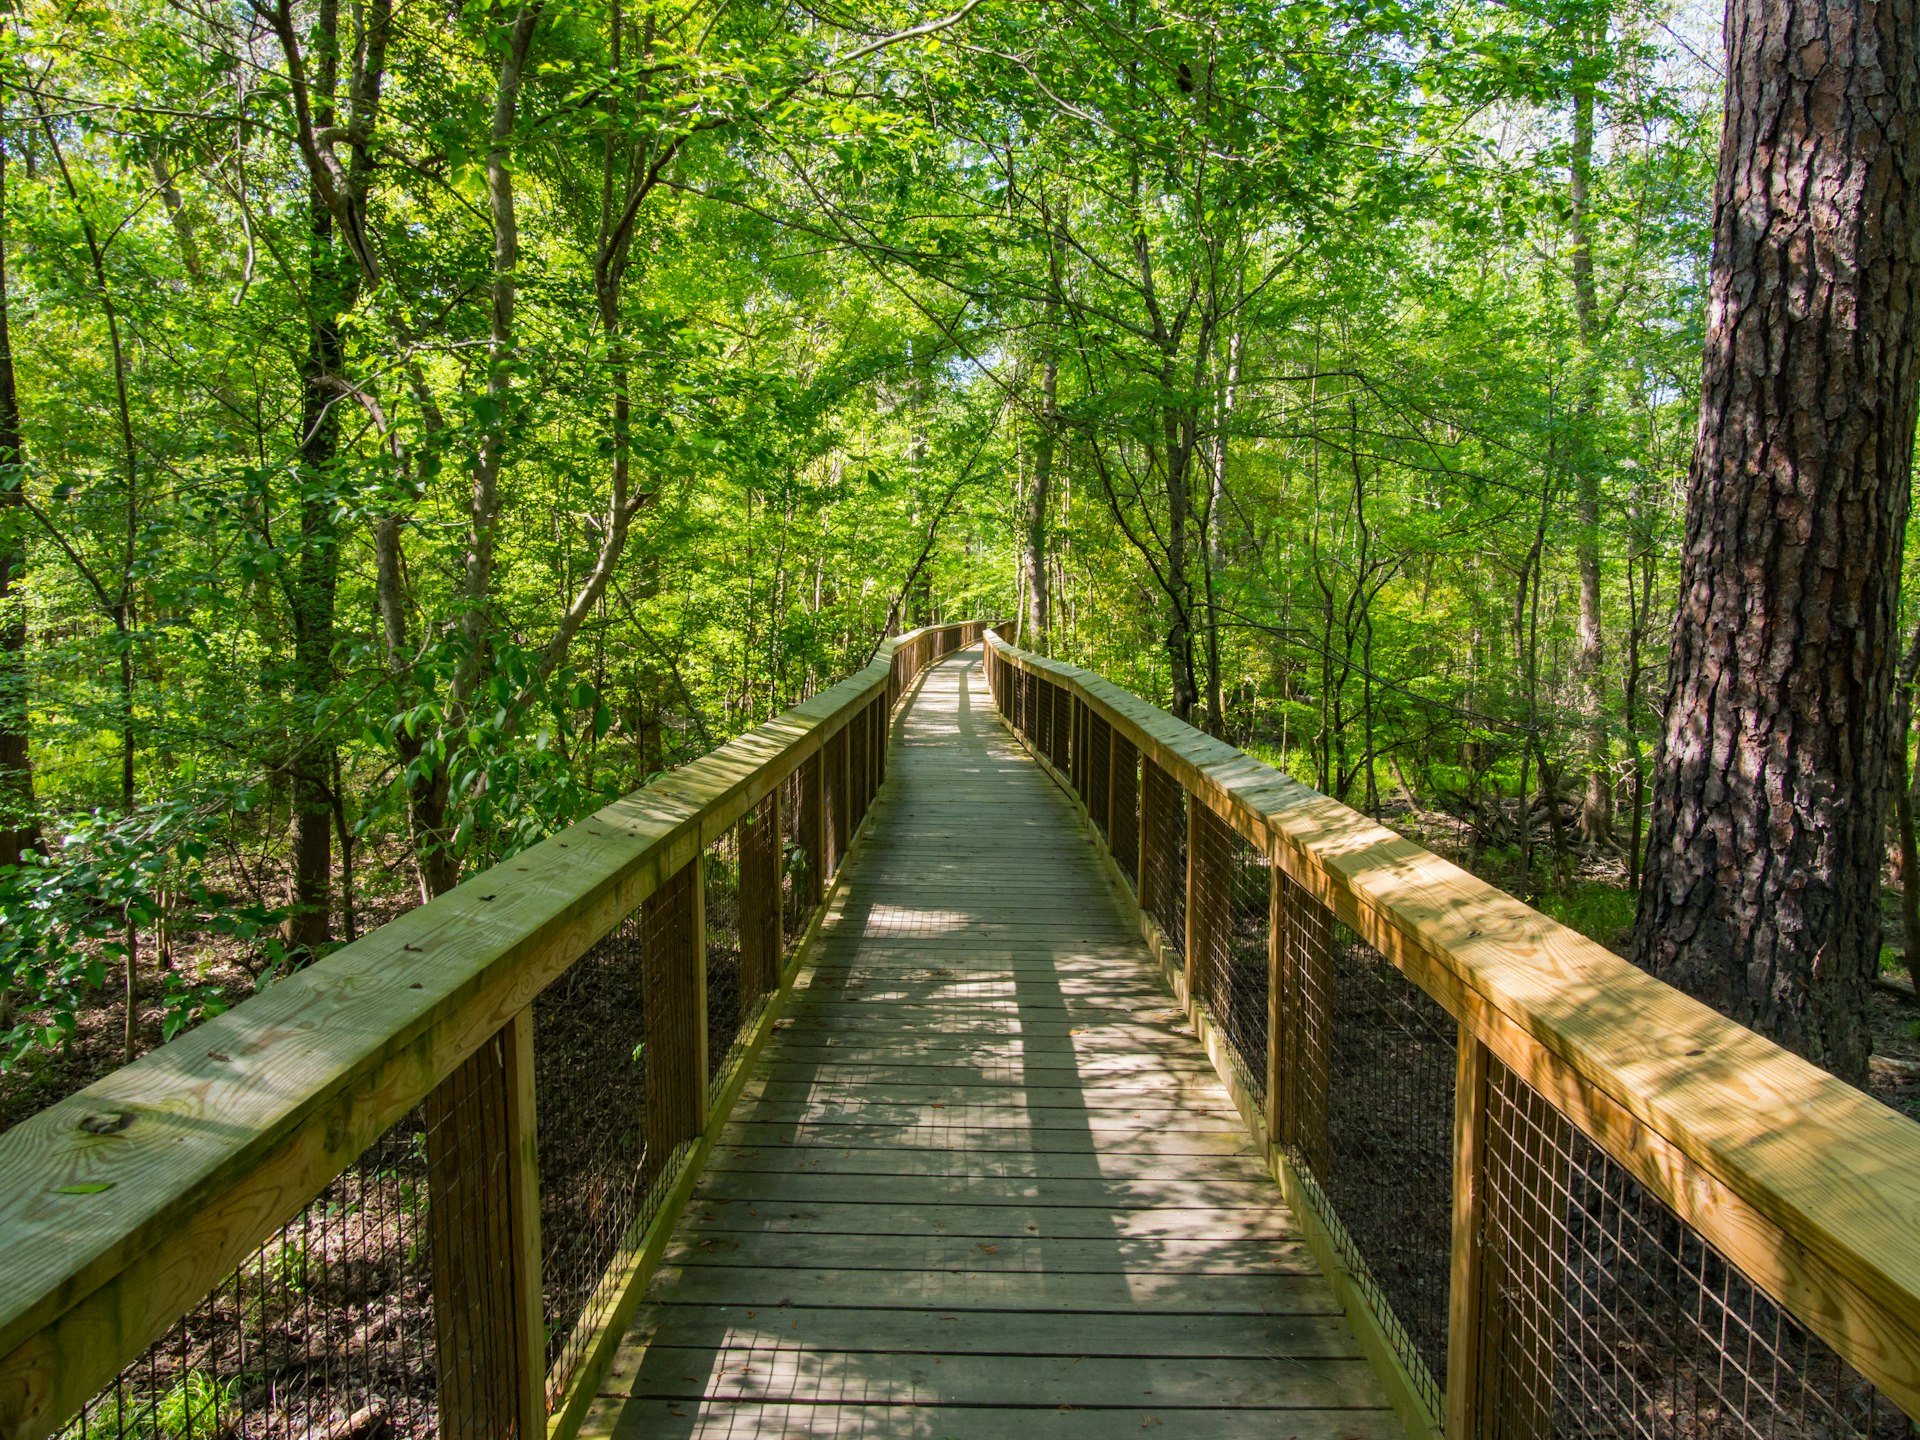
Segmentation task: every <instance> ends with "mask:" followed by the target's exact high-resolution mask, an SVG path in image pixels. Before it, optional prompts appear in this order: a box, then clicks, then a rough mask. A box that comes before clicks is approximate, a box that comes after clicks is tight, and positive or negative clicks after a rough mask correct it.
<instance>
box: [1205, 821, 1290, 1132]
mask: <svg viewBox="0 0 1920 1440" xmlns="http://www.w3.org/2000/svg"><path fill="white" fill-rule="evenodd" d="M1190 803H1191V802H1190ZM1194 816H1195V825H1194V829H1195V831H1196V832H1197V834H1198V837H1199V843H1200V851H1199V852H1198V853H1197V855H1196V860H1197V863H1196V864H1195V865H1194V867H1193V868H1194V877H1195V881H1196V884H1195V893H1194V894H1193V895H1192V896H1191V897H1190V900H1189V903H1190V904H1191V905H1192V906H1193V907H1194V913H1195V915H1196V917H1198V916H1200V915H1202V914H1204V916H1205V922H1204V924H1198V925H1196V926H1195V930H1196V934H1197V937H1198V938H1199V939H1200V940H1201V945H1202V953H1201V954H1200V955H1199V956H1198V957H1197V959H1198V963H1197V965H1196V971H1197V974H1196V979H1197V981H1198V987H1197V988H1198V989H1199V992H1200V994H1201V995H1202V996H1203V997H1204V999H1205V1003H1206V1006H1207V1009H1208V1010H1209V1011H1210V1012H1211V1013H1212V1015H1213V1019H1214V1023H1215V1024H1217V1025H1218V1026H1219V1027H1220V1031H1221V1034H1222V1035H1223V1036H1224V1037H1225V1038H1226V1041H1227V1049H1228V1051H1229V1053H1230V1054H1231V1056H1232V1059H1233V1065H1234V1069H1235V1070H1236V1071H1237V1072H1238V1073H1239V1077H1240V1082H1241V1084H1243V1085H1245V1086H1246V1087H1247V1090H1248V1092H1249V1093H1250V1094H1251V1095H1252V1096H1253V1097H1254V1098H1255V1100H1256V1101H1258V1102H1259V1103H1260V1104H1261V1105H1263V1106H1264V1105H1265V1103H1266V1096H1267V972H1268V965H1267V921H1268V913H1269V911H1270V909H1271V904H1270V901H1271V895H1270V891H1269V883H1270V877H1271V875H1272V870H1271V868H1270V865H1269V863H1268V860H1267V857H1266V856H1264V855H1262V854H1260V853H1259V852H1258V851H1256V850H1255V849H1254V848H1253V846H1251V845H1249V844H1248V843H1247V842H1246V840H1245V838H1244V837H1242V836H1241V835H1240V833H1239V832H1238V831H1237V830H1235V829H1234V828H1233V827H1232V826H1231V825H1229V824H1227V823H1226V821H1224V820H1222V819H1220V818H1219V817H1218V816H1217V815H1215V814H1214V813H1213V812H1212V811H1211V810H1208V809H1206V808H1205V807H1204V806H1196V807H1195V809H1194Z"/></svg>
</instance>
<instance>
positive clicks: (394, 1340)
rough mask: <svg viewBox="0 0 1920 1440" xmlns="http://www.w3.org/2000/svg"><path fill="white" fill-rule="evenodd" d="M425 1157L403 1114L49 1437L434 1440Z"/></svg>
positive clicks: (417, 1126) (417, 1131)
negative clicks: (379, 1431) (373, 1432)
mask: <svg viewBox="0 0 1920 1440" xmlns="http://www.w3.org/2000/svg"><path fill="white" fill-rule="evenodd" d="M427 1145H428V1136H427V1118H426V1114H425V1112H424V1110H415V1111H414V1112H412V1113H411V1114H409V1115H407V1116H406V1117H405V1118H403V1119H402V1120H400V1121H399V1122H398V1123H397V1124H395V1125H394V1126H392V1127H391V1128H390V1129H389V1130H388V1131H387V1132H386V1133H385V1134H384V1135H382V1136H381V1137H380V1138H379V1139H378V1140H376V1141H375V1142H374V1143H373V1144H372V1145H371V1146H369V1147H368V1148H367V1149H366V1150H365V1151H364V1152H363V1153H362V1154H361V1155H360V1157H359V1159H357V1160H356V1161H355V1162H354V1163H353V1164H352V1165H350V1166H348V1167H347V1168H346V1170H344V1171H343V1172H342V1173H341V1174H340V1176H339V1177H338V1178H337V1179H335V1180H334V1182H333V1183H332V1184H331V1185H329V1186H328V1187H327V1188H326V1189H325V1190H324V1191H322V1192H321V1194H320V1195H319V1197H318V1198H316V1199H315V1200H314V1201H313V1202H312V1203H311V1204H310V1205H308V1206H306V1207H305V1208H304V1209H303V1210H302V1211H301V1212H300V1214H299V1215H297V1216H295V1217H294V1219H292V1220H290V1221H289V1222H287V1223H286V1224H285V1225H282V1226H281V1227H280V1228H279V1229H278V1230H277V1231H275V1232H274V1234H273V1235H271V1236H270V1237H269V1238H268V1239H267V1240H266V1242H265V1243H264V1244H262V1245H261V1246H260V1247H259V1249H258V1250H256V1251H255V1252H254V1253H253V1254H252V1255H251V1256H249V1257H248V1258H247V1259H246V1260H245V1261H244V1262H242V1263H241V1264H240V1265H239V1266H238V1267H237V1268H236V1269H235V1270H234V1271H233V1273H232V1274H231V1275H229V1276H228V1277H227V1278H226V1279H225V1280H224V1281H223V1282H222V1283H221V1284H220V1285H219V1286H217V1287H216V1288H215V1289H214V1291H213V1292H212V1293H211V1294H210V1295H208V1296H207V1297H206V1299H205V1300H203V1301H202V1302H201V1303H200V1304H199V1305H197V1306H195V1307H194V1309H193V1310H192V1311H190V1312H189V1313H188V1314H186V1315H184V1316H182V1317H181V1318H180V1319H179V1320H178V1321H176V1322H175V1323H174V1324H173V1325H172V1326H171V1327H170V1328H169V1329H168V1331H167V1333H166V1334H165V1335H163V1336H162V1337H161V1338H160V1339H159V1340H157V1341H155V1342H154V1343H153V1344H152V1345H151V1346H149V1347H148V1349H147V1351H146V1353H145V1354H144V1355H142V1356H141V1357H140V1358H139V1359H138V1360H136V1361H135V1362H134V1363H133V1364H131V1365H129V1366H127V1367H126V1368H125V1369H123V1370H122V1371H121V1372H120V1374H119V1375H118V1376H117V1377H116V1378H115V1379H114V1381H113V1383H112V1384H111V1385H109V1386H107V1387H106V1389H104V1390H103V1391H102V1392H101V1393H100V1394H98V1395H97V1396H95V1397H94V1398H93V1399H92V1400H91V1401H89V1402H88V1403H87V1404H86V1405H85V1406H84V1407H83V1408H82V1409H81V1411H80V1413H79V1414H78V1415H76V1416H74V1417H73V1419H72V1420H71V1421H70V1422H69V1423H68V1424H67V1425H66V1426H65V1427H64V1429H63V1430H62V1431H61V1435H62V1437H63V1440H95V1437H101V1440H120V1437H141V1440H210V1437H216V1436H234V1437H245V1440H265V1437H280V1436H286V1437H302V1440H304V1437H307V1436H313V1437H315V1440H345V1437H349V1436H357V1435H360V1434H362V1433H364V1431H365V1430H366V1429H367V1428H369V1427H372V1426H376V1425H377V1426H380V1427H384V1429H385V1430H386V1431H387V1432H388V1433H390V1434H392V1435H396V1436H429V1435H433V1434H434V1433H436V1429H437V1425H438V1403H439V1402H438V1389H439V1378H438V1377H439V1354H438V1348H437V1343H436V1340H437V1337H436V1335H435V1330H434V1317H433V1248H432V1247H433V1235H432V1230H431V1227H430V1226H429V1225H428V1223H427V1217H428V1175H427Z"/></svg>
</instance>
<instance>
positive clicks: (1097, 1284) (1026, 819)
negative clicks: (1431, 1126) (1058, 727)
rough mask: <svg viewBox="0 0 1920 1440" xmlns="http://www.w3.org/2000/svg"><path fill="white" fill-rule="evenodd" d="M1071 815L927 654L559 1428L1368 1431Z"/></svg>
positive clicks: (1259, 1177)
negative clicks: (862, 815)
mask: <svg viewBox="0 0 1920 1440" xmlns="http://www.w3.org/2000/svg"><path fill="white" fill-rule="evenodd" d="M1077 826H1078V821H1077V819H1076V817H1075V814H1074V811H1073V809H1072V807H1071V805H1070V803H1069V802H1068V800H1067V799H1066V798H1065V797H1064V796H1063V795H1062V794H1061V793H1060V792H1059V790H1058V789H1057V788H1056V787H1055V786H1054V784H1053V783H1052V782H1051V781H1050V780H1049V779H1048V778H1047V777H1046V776H1045V774H1044V773H1043V772H1042V771H1041V770H1040V769H1038V768H1037V767H1036V766H1034V765H1033V764H1032V762H1031V761H1030V760H1029V759H1028V758H1027V757H1026V756H1025V755H1024V754H1023V753H1021V751H1020V750H1019V748H1018V746H1017V745H1016V744H1015V742H1014V741H1013V740H1012V739H1011V738H1010V737H1009V736H1008V735H1007V733H1006V731H1005V729H1004V727H1003V726H1002V725H1001V723H1000V721H999V720H998V718H997V716H996V715H995V714H994V712H993V702H992V698H991V696H989V695H988V694H987V692H986V690H985V686H984V683H983V680H982V677H981V671H980V660H979V657H978V656H977V655H976V654H969V655H965V656H956V657H953V658H950V659H949V660H947V661H945V662H944V663H942V664H940V665H939V666H937V667H936V668H935V669H934V670H933V671H931V672H930V674H929V676H928V679H927V681H926V684H925V687H924V689H923V691H922V693H921V694H920V695H919V696H918V697H917V699H916V700H915V701H914V702H913V704H912V706H911V708H910V709H909V710H908V711H907V713H906V716H905V719H904V722H903V725H902V733H901V734H900V736H899V738H898V741H897V743H896V746H895V751H894V757H893V761H892V764H891V767H890V770H889V784H888V787H887V792H886V794H885V796H884V797H883V799H882V800H881V802H880V803H879V805H878V806H877V807H876V809H875V812H874V815H873V819H872V821H871V827H872V828H871V829H870V831H869V832H868V838H867V842H866V843H865V844H863V845H861V846H860V847H858V848H857V849H856V850H855V851H854V852H853V853H852V854H851V855H850V856H849V858H848V868H847V872H846V876H845V881H844V884H843V887H842V888H841V890H840V892H839V895H838V898H837V899H836V900H835V901H834V902H833V903H832V905H831V907H830V909H829V912H828V915H827V917H826V920H825V922H824V923H823V925H822V928H821V930H820V933H819V935H818V937H817V938H816V941H815V944H814V947H813V951H812V954H811V967H810V969H809V971H808V973H807V975H806V976H805V978H804V979H803V980H802V982H801V983H800V985H799V987H798V988H797V989H796V990H795V992H794V995H793V997H792V1001H791V1003H790V1005H789V1007H788V1009H787V1012H786V1013H785V1015H784V1016H783V1017H782V1018H781V1019H780V1020H779V1021H778V1022H777V1023H776V1024H775V1026H774V1030H773V1033H772V1036H771V1037H770V1040H769V1043H768V1045H767V1048H766V1049H765V1051H764V1052H763V1054H762V1055H761V1057H760V1059H759V1062H758V1064H757V1066H756V1069H755V1072H754V1073H753V1075H752V1076H751V1077H750V1078H749V1080H748V1082H747V1086H746V1089H745V1090H744V1092H743V1094H742V1096H741V1098H740V1101H739V1103H738V1104H737V1105H736V1107H735V1109H734V1112H733V1115H732V1118H731V1121H730V1123H729V1124H728V1125H727V1127H726V1129H725V1131H724V1132H723V1133H722V1134H721V1135H720V1136H719V1138H718V1142H717V1143H716V1145H715V1148H714V1151H713V1154H712V1156H711V1158H710V1160H709V1163H708V1166H707V1169H706V1172H705V1174H704V1176H703V1178H702V1180H701V1182H700V1184H699V1186H698V1188H697V1190H696V1191H695V1193H694V1196H693V1200H692V1202H691V1204H690V1206H689V1209H688V1211H687V1214H686V1218H685V1219H684V1221H683V1222H682V1224H681V1227H680V1229H679V1231H678V1232H677V1234H676V1235H675V1237H674V1240H673V1242H672V1244H671V1245H670V1247H669V1249H668V1251H667V1253H666V1254H665V1255H664V1257H663V1259H662V1263H661V1269H660V1270H659V1272H658V1274H657V1275H656V1277H655V1280H654V1283H653V1284H652V1286H651V1287H650V1289H649V1292H648V1295H647V1299H646V1302H645V1304H644V1306H643V1308H642V1310H641V1311H640V1314H639V1316H638V1318H637V1319H636V1321H635V1323H634V1325H633V1327H632V1329H631V1331H630V1333H629V1337H628V1342H627V1344H626V1345H625V1346H624V1347H623V1349H622V1351H621V1353H620V1356H619V1358H618V1359H617V1360H616V1362H615V1364H614V1367H613V1372H612V1373H611V1374H610V1375H609V1377H608V1379H607V1381H606V1383H605V1384H604V1385H603V1387H602V1392H601V1393H602V1395H603V1396H605V1397H607V1398H606V1399H604V1400H603V1402H602V1404H601V1406H600V1407H599V1409H598V1410H597V1411H596V1412H595V1414H594V1415H593V1416H592V1417H591V1418H590V1420H589V1423H588V1427H587V1428H588V1431H589V1432H595V1433H605V1432H607V1431H612V1432H614V1433H617V1434H619V1435H620V1436H622V1437H628V1436H631V1437H635V1440H638V1437H641V1436H689V1437H691V1436H701V1437H716V1436H748V1435H754V1436H774V1435H779V1436H811V1435H821V1436H826V1435H834V1436H846V1435H883V1434H884V1435H888V1436H927V1437H966V1436H987V1435H993V1436H1001V1435H1022V1434H1040V1433H1045V1434H1047V1435H1058V1436H1080V1435H1084V1436H1089V1437H1091V1436H1096V1435H1098V1436H1103V1437H1104V1436H1107V1435H1112V1434H1119V1433H1130V1432H1133V1431H1136V1430H1147V1431H1150V1432H1151V1433H1152V1434H1154V1435H1156V1436H1163V1437H1168V1440H1173V1437H1193V1440H1205V1437H1221V1440H1225V1437H1230V1436H1240V1435H1247V1436H1252V1435H1267V1434H1273V1433H1283V1434H1289V1435H1298V1436H1311V1435H1328V1436H1332V1435H1341V1436H1353V1437H1368V1436H1376V1435H1379V1436H1384V1435H1387V1434H1390V1433H1392V1432H1393V1430H1394V1429H1395V1426H1396V1423H1397V1422H1395V1421H1394V1420H1393V1419H1392V1416H1391V1412H1390V1411H1388V1410H1387V1408H1386V1400H1385V1397H1384V1395H1383V1393H1382V1391H1381V1388H1380V1385H1379V1383H1378V1381H1377V1379H1376V1378H1375V1376H1374V1374H1373V1372H1372V1370H1371V1369H1370V1368H1369V1366H1368V1364H1367V1362H1366V1361H1365V1360H1364V1359H1362V1358H1361V1351H1360V1349H1359V1347H1358V1344H1357V1342H1356V1341H1355V1339H1354V1336H1353V1334H1352V1332H1351V1330H1350V1329H1349V1327H1348V1324H1347V1321H1346V1319H1345V1317H1344V1315H1343V1314H1342V1313H1341V1310H1340V1307H1339V1304H1338V1303H1337V1302H1336V1300H1335V1298H1334V1294H1333V1292H1332V1290H1331V1289H1330V1287H1329V1286H1328V1284H1327V1282H1326V1280H1325V1279H1324V1278H1323V1277H1322V1275H1321V1274H1320V1273H1319V1271H1318V1270H1317V1269H1316V1267H1315V1264H1314V1261H1313V1259H1312V1257H1311V1256H1310V1255H1309V1253H1308V1251H1307V1248H1306V1246H1305V1244H1304V1243H1303V1241H1302V1239H1301V1236H1300V1234H1299V1232H1298V1229H1297V1227H1296V1225H1295V1223H1294V1221H1293V1219H1292V1218H1291V1217H1290V1215H1289V1214H1288V1212H1287V1211H1286V1208H1285V1207H1284V1205H1282V1204H1281V1203H1280V1201H1279V1196H1278V1194H1277V1192H1276V1190H1275V1189H1274V1185H1273V1181H1272V1179H1271V1177H1270V1176H1269V1174H1268V1172H1267V1169H1266V1166H1265V1164H1264V1161H1263V1158H1262V1156H1261V1155H1260V1154H1259V1152H1258V1148H1257V1146H1256V1144H1255V1142H1254V1141H1253V1140H1252V1139H1251V1138H1250V1137H1249V1135H1248V1133H1247V1130H1246V1128H1245V1126H1244V1124H1243V1122H1242V1120H1241V1117H1240V1116H1239V1114H1238V1113H1237V1112H1236V1110H1235V1108H1234V1105H1233V1102H1232V1101H1231V1099H1230V1098H1229V1097H1228V1095H1227V1093H1226V1091H1225V1090H1224V1088H1223V1087H1222V1085H1221V1082H1220V1080H1219V1078H1218V1076H1217V1075H1216V1073H1215V1071H1214V1069H1213V1066H1212V1065H1211V1063H1210V1062H1209V1060H1208V1058H1207V1055H1206V1054H1205V1052H1204V1050H1203V1049H1202V1048H1201V1046H1200V1044H1199V1042H1198V1040H1197V1038H1196V1036H1195V1034H1194V1032H1193V1030H1192V1028H1191V1027H1190V1025H1189V1024H1188V1022H1187V1017H1186V1014H1185V1011H1184V1010H1183V1009H1182V1008H1181V1007H1180V1006H1179V1005H1178V1004H1177V1003H1176V1002H1175V1001H1174V999H1173V997H1172V996H1171V995H1170V994H1169V992H1168V990H1167V989H1166V986H1165V982H1164V980H1163V979H1162V977H1161V975H1160V972H1159V971H1158V969H1157V968H1156V966H1155V964H1154V962H1153V960H1152V959H1151V958H1150V956H1149V954H1148V953H1147V950H1146V948H1145V946H1144V945H1143V944H1142V942H1141V940H1140V938H1139V935H1138V932H1137V931H1136V929H1135V928H1134V926H1133V925H1132V923H1131V921H1130V919H1129V917H1128V915H1127V913H1126V911H1125V909H1124V908H1123V906H1122V904H1121V902H1120V900H1119V898H1118V897H1117V896H1116V895H1115V893H1114V892H1113V890H1112V889H1111V887H1110V882H1109V879H1108V877H1107V875H1106V873H1105V872H1104V871H1103V870H1102V869H1101V867H1100V865H1099V864H1098V862H1097V860H1096V857H1095V855H1094V853H1093V852H1092V851H1091V850H1090V849H1089V848H1088V846H1087V845H1086V843H1085V840H1084V838H1083V836H1082V835H1081V834H1080V833H1079V831H1078V828H1077Z"/></svg>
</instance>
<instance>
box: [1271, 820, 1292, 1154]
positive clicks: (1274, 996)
mask: <svg viewBox="0 0 1920 1440" xmlns="http://www.w3.org/2000/svg"><path fill="white" fill-rule="evenodd" d="M1285 882H1286V872H1285V871H1284V870H1282V869H1281V868H1280V857H1279V856H1278V855H1276V856H1274V857H1273V861H1272V864H1271V865H1270V866H1269V867H1268V869H1267V1140H1268V1142H1269V1143H1271V1144H1274V1145H1278V1144H1281V1143H1282V1141H1283V1140H1284V1138H1285V1131H1284V1130H1283V1128H1282V1126H1283V1125H1284V1123H1285V1120H1286V1108H1287V1107H1286V1101H1285V1089H1286V1084H1287V1060H1288V1057H1287V1054H1286V1035H1287V1008H1286V988H1285V987H1286V977H1285V975H1284V974H1283V972H1282V968H1281V950H1282V940H1283V937H1284V936H1285V934H1286V924H1287V899H1286V885H1285Z"/></svg>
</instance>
